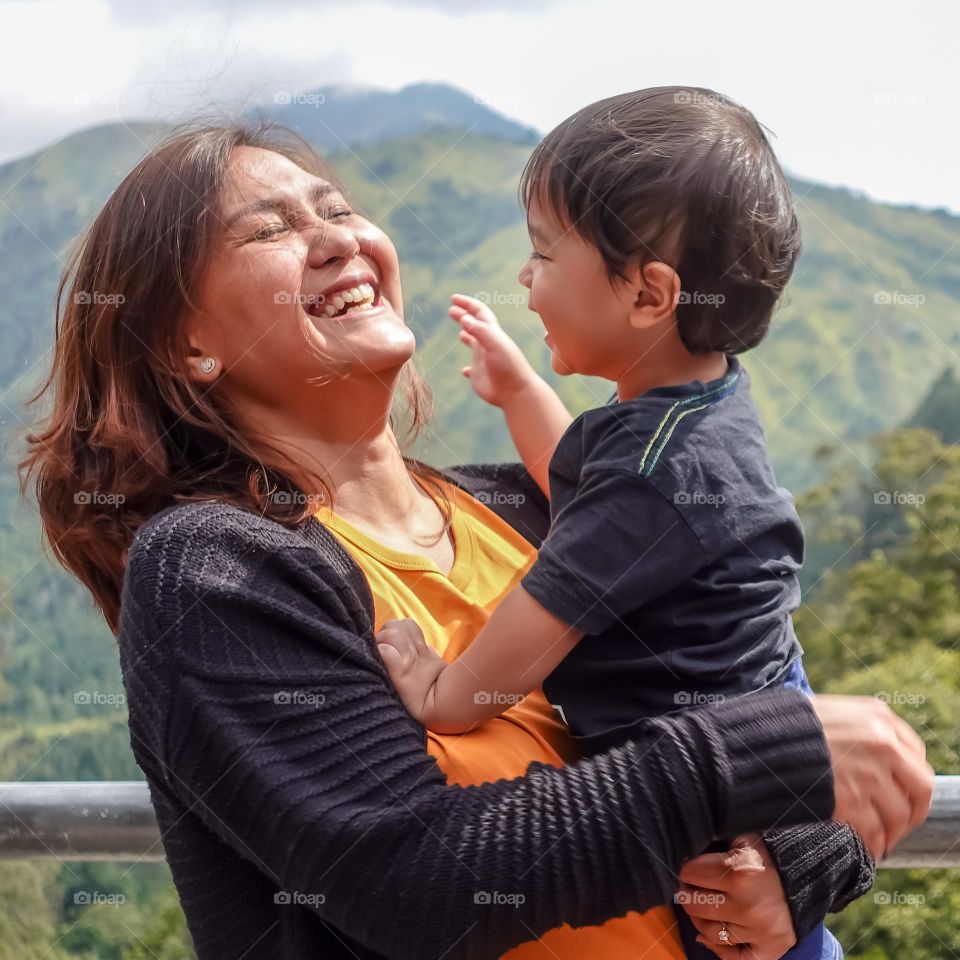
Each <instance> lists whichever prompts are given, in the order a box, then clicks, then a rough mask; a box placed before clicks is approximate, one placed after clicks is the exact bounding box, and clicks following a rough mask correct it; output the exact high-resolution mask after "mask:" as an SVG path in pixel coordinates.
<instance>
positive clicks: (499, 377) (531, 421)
mask: <svg viewBox="0 0 960 960" xmlns="http://www.w3.org/2000/svg"><path fill="white" fill-rule="evenodd" d="M450 299H451V300H452V301H453V306H452V307H451V308H450V316H451V317H453V319H454V320H456V321H457V323H459V324H460V339H461V340H462V341H463V343H465V344H466V345H467V346H468V347H470V350H471V352H472V354H473V357H472V360H471V365H470V366H469V367H464V369H463V373H464V376H466V377H468V378H469V379H470V383H471V384H472V386H473V389H474V390H475V391H476V393H477V394H478V396H480V397H481V398H482V399H484V400H486V401H487V403H490V404H492V405H493V406H495V407H500V409H501V410H503V414H504V416H505V417H506V419H507V426H508V427H509V429H510V436H511V437H512V438H513V443H514V445H515V446H516V448H517V452H518V453H519V454H520V459H521V460H523V463H524V465H525V466H526V468H527V470H528V471H529V473H530V476H532V477H533V478H534V480H536V481H537V484H538V485H539V487H540V489H541V490H542V491H543V492H544V494H546V496H547V497H548V498H549V496H550V487H549V481H548V479H547V468H548V466H549V464H550V458H551V457H552V456H553V451H554V449H555V448H556V446H557V442H558V441H559V440H560V437H561V436H563V433H564V431H565V430H566V429H567V427H568V426H570V421H571V420H572V419H573V418H572V417H571V416H570V413H569V411H568V410H567V408H566V407H565V406H564V405H563V402H562V401H561V400H560V398H559V397H558V396H557V395H556V393H554V391H553V390H552V389H551V387H550V385H549V384H548V383H547V382H546V381H545V380H544V379H543V378H542V377H540V376H538V375H537V373H536V371H535V370H534V369H533V367H531V366H530V363H529V362H528V361H527V358H526V357H525V356H524V355H523V352H522V351H521V350H520V348H519V347H518V346H517V345H516V344H515V343H514V342H513V340H511V339H510V337H509V336H507V334H506V333H504V331H503V328H502V327H501V326H500V324H499V322H498V321H497V318H496V316H495V314H494V313H493V311H492V310H491V309H490V308H489V307H488V306H487V305H486V304H484V303H481V302H480V301H479V300H475V299H474V298H473V297H466V296H464V295H463V294H459V293H455V294H453V296H452V297H451V298H450Z"/></svg>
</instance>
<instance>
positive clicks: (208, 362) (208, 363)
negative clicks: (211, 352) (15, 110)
mask: <svg viewBox="0 0 960 960" xmlns="http://www.w3.org/2000/svg"><path fill="white" fill-rule="evenodd" d="M216 365H217V361H216V360H214V359H213V357H204V358H203V362H202V363H201V364H200V369H201V370H202V371H203V372H204V373H210V372H211V371H212V370H213V368H214V367H215V366H216Z"/></svg>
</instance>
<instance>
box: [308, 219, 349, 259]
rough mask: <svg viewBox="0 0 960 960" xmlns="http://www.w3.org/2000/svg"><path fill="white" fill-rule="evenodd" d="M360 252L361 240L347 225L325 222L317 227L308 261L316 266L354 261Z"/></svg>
mask: <svg viewBox="0 0 960 960" xmlns="http://www.w3.org/2000/svg"><path fill="white" fill-rule="evenodd" d="M359 252H360V240H359V238H358V237H357V235H356V233H355V232H354V231H353V230H352V229H350V227H348V226H346V225H342V226H341V225H340V224H337V223H332V222H331V221H329V220H326V221H324V222H323V223H322V224H320V225H319V226H318V227H317V231H316V234H315V235H314V238H313V241H312V242H311V244H310V252H309V257H308V259H309V260H310V262H311V264H312V265H314V266H321V265H322V264H324V263H327V262H328V261H330V260H347V261H350V260H352V259H353V258H354V257H355V256H356V255H357V254H358V253H359Z"/></svg>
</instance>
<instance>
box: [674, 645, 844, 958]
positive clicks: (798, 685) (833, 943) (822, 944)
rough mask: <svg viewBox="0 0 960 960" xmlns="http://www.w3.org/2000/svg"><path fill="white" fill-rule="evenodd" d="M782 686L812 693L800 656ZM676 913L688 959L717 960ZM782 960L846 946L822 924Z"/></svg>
mask: <svg viewBox="0 0 960 960" xmlns="http://www.w3.org/2000/svg"><path fill="white" fill-rule="evenodd" d="M780 683H781V684H782V685H783V686H784V687H786V688H787V689H789V690H800V691H802V692H803V693H806V694H812V693H813V690H812V689H811V688H810V682H809V681H808V680H807V673H806V671H805V670H804V669H803V661H802V660H801V659H800V658H799V657H797V659H796V660H794V661H793V663H791V664H790V666H789V667H787V670H786V672H785V673H784V675H783V677H782V678H781V680H780ZM721 849H722V847H721ZM674 912H675V913H676V916H677V926H678V928H679V932H680V940H681V942H682V944H683V950H684V953H686V955H687V958H688V960H710V958H713V960H716V954H715V953H714V952H713V951H712V950H710V949H708V948H707V947H705V946H703V944H701V943H697V942H696V938H697V928H696V927H695V926H694V925H693V922H692V921H691V920H690V918H689V917H688V916H687V914H686V912H685V911H684V909H683V907H681V906H676V907H674ZM781 960H843V947H841V946H840V941H839V940H837V938H836V937H835V936H834V935H833V934H832V933H831V932H830V931H829V930H828V929H827V928H826V926H825V925H824V924H822V923H821V924H820V925H819V926H818V927H815V928H814V929H813V930H812V931H811V932H810V933H809V934H807V936H806V937H804V938H803V940H801V941H800V942H799V943H798V944H797V945H796V946H795V947H793V949H791V950H788V951H787V952H786V953H785V954H784V955H783V957H782V958H781Z"/></svg>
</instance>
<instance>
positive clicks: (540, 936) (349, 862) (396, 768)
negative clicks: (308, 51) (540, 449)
mask: <svg viewBox="0 0 960 960" xmlns="http://www.w3.org/2000/svg"><path fill="white" fill-rule="evenodd" d="M71 277H72V281H71V279H70V278H71ZM68 282H70V283H71V284H72V285H71V287H70V296H69V298H68V301H67V306H66V310H65V312H64V314H63V317H62V320H61V319H60V318H59V309H58V325H57V344H56V353H55V358H54V363H53V369H52V371H51V375H50V379H49V380H48V383H47V384H46V386H45V388H44V389H45V390H46V391H51V390H52V392H53V394H54V397H53V408H52V412H51V413H50V417H49V420H48V421H47V422H46V423H45V425H44V428H43V429H42V430H40V431H38V432H36V433H35V434H33V435H32V436H31V437H29V440H30V443H31V445H32V449H31V451H30V455H29V456H28V458H27V460H25V461H24V463H23V465H22V468H23V476H22V482H23V484H24V488H25V487H26V484H27V483H28V482H29V480H30V478H31V477H32V478H34V480H35V483H36V490H37V495H38V498H39V502H40V508H41V515H42V519H43V524H44V529H45V532H46V536H47V537H48V539H49V541H50V543H51V544H52V545H53V547H54V550H55V551H56V555H57V556H58V557H59V558H60V560H61V561H62V562H63V563H64V564H65V566H67V568H68V569H70V570H71V571H72V572H73V573H74V574H76V575H77V576H78V577H79V578H80V579H81V580H82V582H83V583H85V584H86V585H87V586H88V588H89V589H90V590H91V592H92V593H93V596H94V598H95V600H96V602H97V603H98V605H99V607H100V609H101V610H102V611H103V613H104V616H105V618H106V620H107V622H108V624H109V626H110V627H111V629H112V630H113V631H114V632H115V633H116V634H117V636H118V640H119V647H120V658H121V666H122V668H123V676H124V684H125V687H126V690H127V698H128V704H129V714H130V730H131V743H132V745H133V749H134V753H135V755H136V758H137V761H138V763H139V764H140V766H141V767H142V769H143V770H144V773H145V775H146V778H147V782H148V784H149V786H150V791H151V797H152V799H153V803H154V806H155V808H156V811H157V817H158V820H159V823H160V828H161V833H162V837H163V844H164V849H165V852H166V855H167V858H168V860H169V862H170V866H171V869H172V872H173V877H174V880H175V882H176V885H177V888H178V892H179V894H180V898H181V901H182V903H183V906H184V909H185V912H186V916H187V921H188V924H189V927H190V931H191V934H192V937H193V940H194V943H195V947H196V951H197V954H198V956H199V957H200V960H208V958H218V960H219V958H239V957H258V958H263V957H269V958H283V960H292V958H301V957H302V958H306V957H317V956H324V957H327V956H330V957H340V956H342V957H374V956H383V957H391V958H418V960H423V958H439V957H441V956H443V957H447V958H456V957H464V958H468V957H469V958H493V957H499V956H501V955H503V954H504V953H505V952H506V951H508V950H511V948H515V949H512V950H511V952H510V953H509V956H510V957H511V958H513V960H520V958H523V960H530V958H534V957H537V958H546V957H562V958H572V957H582V956H602V957H605V958H614V960H616V958H621V957H623V958H625V957H628V956H630V957H635V956H637V955H644V956H646V957H648V958H654V957H678V956H682V955H683V954H682V952H681V950H680V946H679V942H678V939H677V934H676V931H675V928H674V926H673V924H672V917H671V914H670V913H669V912H667V910H666V909H665V908H663V907H661V906H659V905H662V904H666V903H668V902H670V901H671V900H672V898H673V897H674V894H675V891H676V890H677V874H678V871H680V869H681V866H682V865H683V864H684V861H685V860H688V858H691V857H694V856H695V855H697V854H698V853H700V852H701V851H702V850H703V849H704V848H705V847H706V846H707V844H708V843H709V842H710V841H711V840H713V839H714V838H716V837H721V836H723V837H732V836H734V835H736V834H740V833H744V832H745V831H748V830H763V829H767V828H771V827H774V826H779V827H780V828H781V830H780V831H778V832H777V833H775V834H768V835H767V839H768V841H769V844H770V851H769V852H768V851H767V849H766V847H765V846H764V845H763V844H762V843H760V842H759V840H757V839H756V838H754V840H753V842H754V843H755V845H756V847H757V850H758V855H759V856H760V857H761V858H762V860H763V862H764V863H765V864H766V865H767V866H768V867H769V868H770V869H767V870H765V871H764V873H763V874H757V873H751V872H749V871H745V872H743V873H741V874H738V875H734V876H733V877H732V878H731V877H728V876H726V874H729V871H725V870H724V869H723V868H722V866H721V865H717V864H716V863H714V862H713V861H712V860H711V859H710V856H709V855H707V856H706V857H702V858H699V859H698V860H693V861H691V862H689V863H687V865H686V866H685V867H684V868H683V873H682V874H681V875H680V877H681V879H682V880H686V881H688V884H687V885H685V886H684V887H683V888H682V893H684V894H685V895H684V896H683V897H680V898H678V899H680V900H682V901H684V906H685V907H686V908H687V909H688V910H689V912H690V913H691V915H692V916H694V917H695V922H696V923H697V926H698V928H699V929H700V931H701V933H702V934H703V936H704V937H705V939H706V941H707V942H708V943H709V944H710V945H711V946H712V947H713V948H715V949H716V950H718V951H720V952H726V953H730V952H740V951H742V950H744V949H745V948H743V947H741V946H738V944H743V943H748V942H749V943H751V945H752V947H753V951H754V952H753V955H755V956H759V957H776V956H780V955H781V954H782V953H783V952H785V950H786V949H787V948H789V947H790V946H791V945H792V943H793V942H794V939H795V937H796V934H797V933H798V932H800V931H802V929H804V928H807V929H808V928H809V926H808V925H812V924H815V923H817V922H819V921H820V920H821V919H822V914H823V912H824V911H825V910H826V908H827V907H828V906H830V905H831V904H836V903H838V902H842V901H843V900H844V898H846V897H849V896H851V895H855V894H856V893H858V892H860V890H861V888H862V884H860V883H859V875H858V874H857V871H858V870H859V869H860V867H861V866H862V864H863V858H861V857H858V856H857V852H858V850H859V847H858V841H856V838H855V837H854V836H853V834H852V832H851V831H850V830H849V829H848V828H845V827H841V826H838V825H836V824H831V823H824V821H826V820H827V819H828V818H829V817H830V815H831V814H836V816H837V817H838V818H840V819H847V820H849V821H850V822H851V823H852V824H853V825H854V826H856V827H858V828H859V830H860V831H861V833H862V834H863V835H864V838H865V840H866V842H867V843H868V845H870V846H871V848H872V849H877V850H883V849H886V848H887V847H889V846H892V844H893V843H895V842H896V841H897V840H898V839H899V838H900V836H902V835H903V833H904V832H905V831H906V830H908V829H910V828H911V827H912V826H914V825H915V824H916V823H918V822H920V820H922V818H923V816H925V814H926V811H927V808H928V806H929V802H930V794H931V790H932V775H931V772H930V770H929V768H928V767H927V766H926V764H925V763H924V760H923V748H922V744H921V743H920V741H919V739H918V738H917V737H916V735H915V734H913V732H912V731H911V730H910V729H909V728H908V727H906V725H904V724H902V723H901V722H900V721H898V720H896V719H895V718H894V717H893V715H892V714H891V713H890V712H889V711H888V710H887V709H886V708H885V707H883V706H882V705H880V704H878V703H874V702H872V701H855V700H853V699H849V698H817V699H816V700H815V701H812V702H811V701H808V700H807V698H806V697H804V696H803V695H802V694H795V693H792V692H786V691H784V692H776V693H771V694H764V695H756V696H752V697H749V698H745V699H744V700H740V701H735V702H730V703H726V704H723V705H721V706H719V707H716V708H713V709H711V710H705V711H690V712H689V713H688V714H685V715H683V716H681V717H677V718H670V719H668V720H659V721H652V722H651V723H650V725H649V729H648V731H647V735H646V736H645V737H644V738H643V739H642V740H638V741H635V742H632V743H630V744H628V745H627V746H625V747H622V748H620V749H617V750H613V751H611V752H610V753H608V754H603V755H600V756H598V757H594V758H590V759H586V760H578V759H577V758H576V756H575V755H574V754H573V750H572V747H571V745H570V744H569V742H568V741H566V738H565V736H564V733H563V728H562V727H561V726H560V725H559V724H558V723H557V722H556V720H555V719H554V718H553V717H552V715H551V711H550V709H549V706H548V705H547V704H546V702H545V701H544V700H543V697H542V695H540V694H538V693H535V694H532V695H531V696H529V697H528V698H527V699H526V700H524V701H523V702H522V703H520V704H517V705H516V706H514V707H513V708H512V709H511V710H510V711H507V713H505V714H504V715H503V716H502V717H500V718H498V720H497V721H494V722H493V723H491V724H488V725H487V726H485V727H484V728H482V729H480V730H478V731H475V732H473V733H471V734H467V735H464V736H462V737H433V736H431V737H430V738H429V740H428V739H427V737H426V736H425V735H424V732H423V730H422V728H420V727H419V726H417V725H416V724H414V723H413V721H412V720H411V718H410V717H409V715H407V714H406V713H405V712H404V710H403V708H402V705H401V703H400V701H399V699H398V698H397V696H396V695H395V693H394V691H393V689H392V686H391V685H390V683H389V680H388V678H387V675H386V672H385V671H384V669H383V667H382V665H381V662H380V658H379V655H378V654H377V652H376V649H375V646H374V631H375V629H376V628H377V627H378V626H379V625H380V624H381V623H382V622H383V620H384V619H387V618H389V617H395V616H415V617H416V619H418V621H419V622H421V623H422V624H432V625H433V639H434V642H435V643H437V645H438V647H439V648H440V649H441V650H443V652H444V653H445V655H449V656H455V655H456V654H457V652H459V650H460V649H462V647H463V645H464V644H467V643H469V642H470V638H471V636H472V635H473V634H475V633H476V631H477V630H478V629H479V627H480V626H481V625H482V622H483V620H484V618H485V616H486V615H487V613H488V612H489V611H490V610H492V609H493V608H494V607H495V606H496V603H497V601H498V599H499V597H500V596H502V595H503V593H504V592H506V591H507V590H509V589H510V587H511V586H513V584H514V583H515V582H516V580H517V579H519V577H520V576H521V575H522V573H523V572H524V570H525V569H526V567H527V565H529V563H530V562H531V560H532V555H533V549H534V547H535V545H536V542H537V541H538V537H539V536H540V535H542V533H543V531H544V527H545V522H546V511H545V509H544V504H543V502H542V500H538V499H537V495H536V491H535V488H534V486H533V485H532V484H531V482H530V480H529V478H528V477H526V476H525V475H523V474H522V473H521V472H520V471H518V469H517V468H515V467H502V468H489V467H486V468H484V467H480V468H474V469H469V470H461V471H448V472H446V473H440V472H438V471H434V470H431V469H430V468H428V467H426V466H424V465H422V464H419V463H417V462H416V461H414V460H411V459H409V458H405V457H404V456H403V455H402V454H401V451H400V446H399V444H398V442H397V440H396V435H395V432H394V427H393V425H392V424H393V421H392V420H391V410H392V409H393V407H394V400H395V396H394V395H395V391H396V388H397V387H398V386H399V387H400V388H401V391H402V393H404V394H405V396H406V399H407V409H408V410H409V411H410V413H411V414H412V421H411V426H412V428H413V429H414V430H415V429H416V427H418V426H419V425H420V424H421V423H422V422H423V420H424V417H425V412H426V394H425V390H424V388H423V386H422V385H421V383H420V382H419V380H418V379H417V377H416V375H415V374H414V373H413V370H412V367H411V365H410V363H409V361H410V358H411V356H412V354H413V349H414V339H413V336H412V334H411V332H410V330H409V329H408V328H407V327H406V326H405V325H404V323H403V316H402V296H401V288H400V276H399V267H398V263H397V258H396V253H395V251H394V248H393V246H392V244H391V243H390V241H389V239H388V238H387V237H386V236H385V235H384V234H383V233H382V232H381V231H379V230H377V229H376V228H375V227H374V226H373V225H372V224H370V223H369V222H368V221H366V220H365V219H364V218H362V217H361V216H360V215H359V214H357V213H356V212H355V211H353V210H352V209H351V208H350V207H349V206H348V205H347V203H346V200H345V198H344V196H343V193H342V191H341V190H340V188H339V187H338V186H337V185H336V183H335V181H334V180H333V178H332V176H331V175H330V173H329V172H328V171H326V170H325V169H324V168H323V166H322V164H321V162H320V161H319V159H318V158H317V157H316V156H315V155H314V154H313V153H312V152H311V151H310V150H309V148H308V147H307V146H306V145H305V144H302V143H299V142H297V141H296V140H295V139H294V138H293V137H292V136H285V135H283V133H282V132H281V131H274V132H269V131H264V130H259V131H247V130H244V129H242V128H234V127H229V126H225V127H212V128H202V129H199V130H192V131H191V130H187V131H186V132H182V133H180V134H177V135H174V136H173V137H171V138H170V139H169V140H168V141H167V142H166V143H165V144H163V145H161V146H160V147H158V148H157V149H155V150H153V151H152V152H151V153H150V154H149V155H148V156H147V157H146V158H145V159H144V160H143V161H141V163H140V164H138V166H137V167H136V168H135V169H134V170H133V171H132V172H131V173H130V174H129V175H128V177H127V178H126V179H125V180H124V182H123V183H122V184H121V185H120V186H119V187H118V188H117V190H116V191H115V193H114V194H113V196H112V197H111V198H110V199H109V200H108V202H107V204H106V206H105V207H104V209H103V210H102V211H101V213H100V214H99V215H98V217H97V218H96V220H95V222H94V223H93V225H92V227H91V228H90V231H89V232H88V234H87V235H86V237H85V238H84V241H83V243H82V245H81V246H80V247H79V248H78V250H77V252H76V254H75V255H74V257H73V258H72V260H71V262H70V264H69V265H68V268H67V271H66V272H65V275H64V282H63V284H62V286H61V295H62V293H63V290H64V289H65V287H66V284H67V283H68ZM90 291H95V292H97V293H98V294H99V293H112V294H114V296H113V297H101V296H90V297H83V296H80V294H81V293H84V292H90ZM58 307H59V304H58ZM43 392H44V391H41V394H40V395H42V394H43ZM40 395H38V396H40ZM398 429H399V428H398ZM80 492H84V493H90V494H103V493H107V492H111V493H113V494H114V496H113V497H110V498H107V497H103V496H93V495H91V496H84V497H78V496H77V494H78V493H80ZM483 500H485V501H487V502H488V503H490V504H491V506H493V507H496V508H497V509H498V510H499V515H498V514H497V513H495V512H494V511H493V510H491V509H488V508H487V507H485V506H484V505H483V503H482V502H481V501H483ZM108 504H109V506H108ZM854 745H856V748H857V749H856V750H853V749H851V748H852V747H853V746H854ZM564 762H566V763H567V764H568V765H567V766H563V763H564ZM438 764H439V766H438ZM815 821H816V823H814V822H815ZM803 823H813V825H812V826H809V827H795V828H793V829H792V830H791V829H790V827H791V825H793V824H803ZM798 830H799V831H801V834H799V836H801V837H802V836H803V835H804V834H803V833H802V831H804V830H806V831H812V832H811V833H810V834H809V837H810V838H811V842H817V843H818V844H819V849H821V850H823V851H825V855H824V857H823V859H822V860H821V861H820V862H818V863H817V864H814V865H813V866H811V865H810V864H805V865H804V866H803V868H802V869H799V870H793V871H792V872H791V865H790V863H789V862H788V861H789V858H786V859H784V858H782V857H781V858H780V859H778V860H777V867H778V868H779V870H780V872H781V875H782V877H783V881H784V884H785V885H786V886H788V888H789V890H790V900H789V902H787V899H786V898H785V896H784V892H783V889H782V886H781V882H780V880H779V879H778V877H777V871H776V870H774V869H773V864H774V858H775V848H776V845H777V843H778V842H779V844H780V852H781V853H783V851H788V850H790V849H792V847H795V846H796V844H797V837H798V834H797V832H796V831H798ZM834 862H839V863H841V864H842V865H843V866H842V868H841V869H840V870H836V869H831V868H830V865H831V864H833V863H834ZM853 874H857V875H853ZM758 878H759V879H758ZM644 910H646V911H648V912H647V913H644V914H642V915H641V913H640V912H639V911H644ZM611 918H617V919H611ZM604 921H607V922H604ZM565 924H568V925H569V926H565ZM574 928H576V929H574ZM518 944H523V946H517V945H518Z"/></svg>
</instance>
